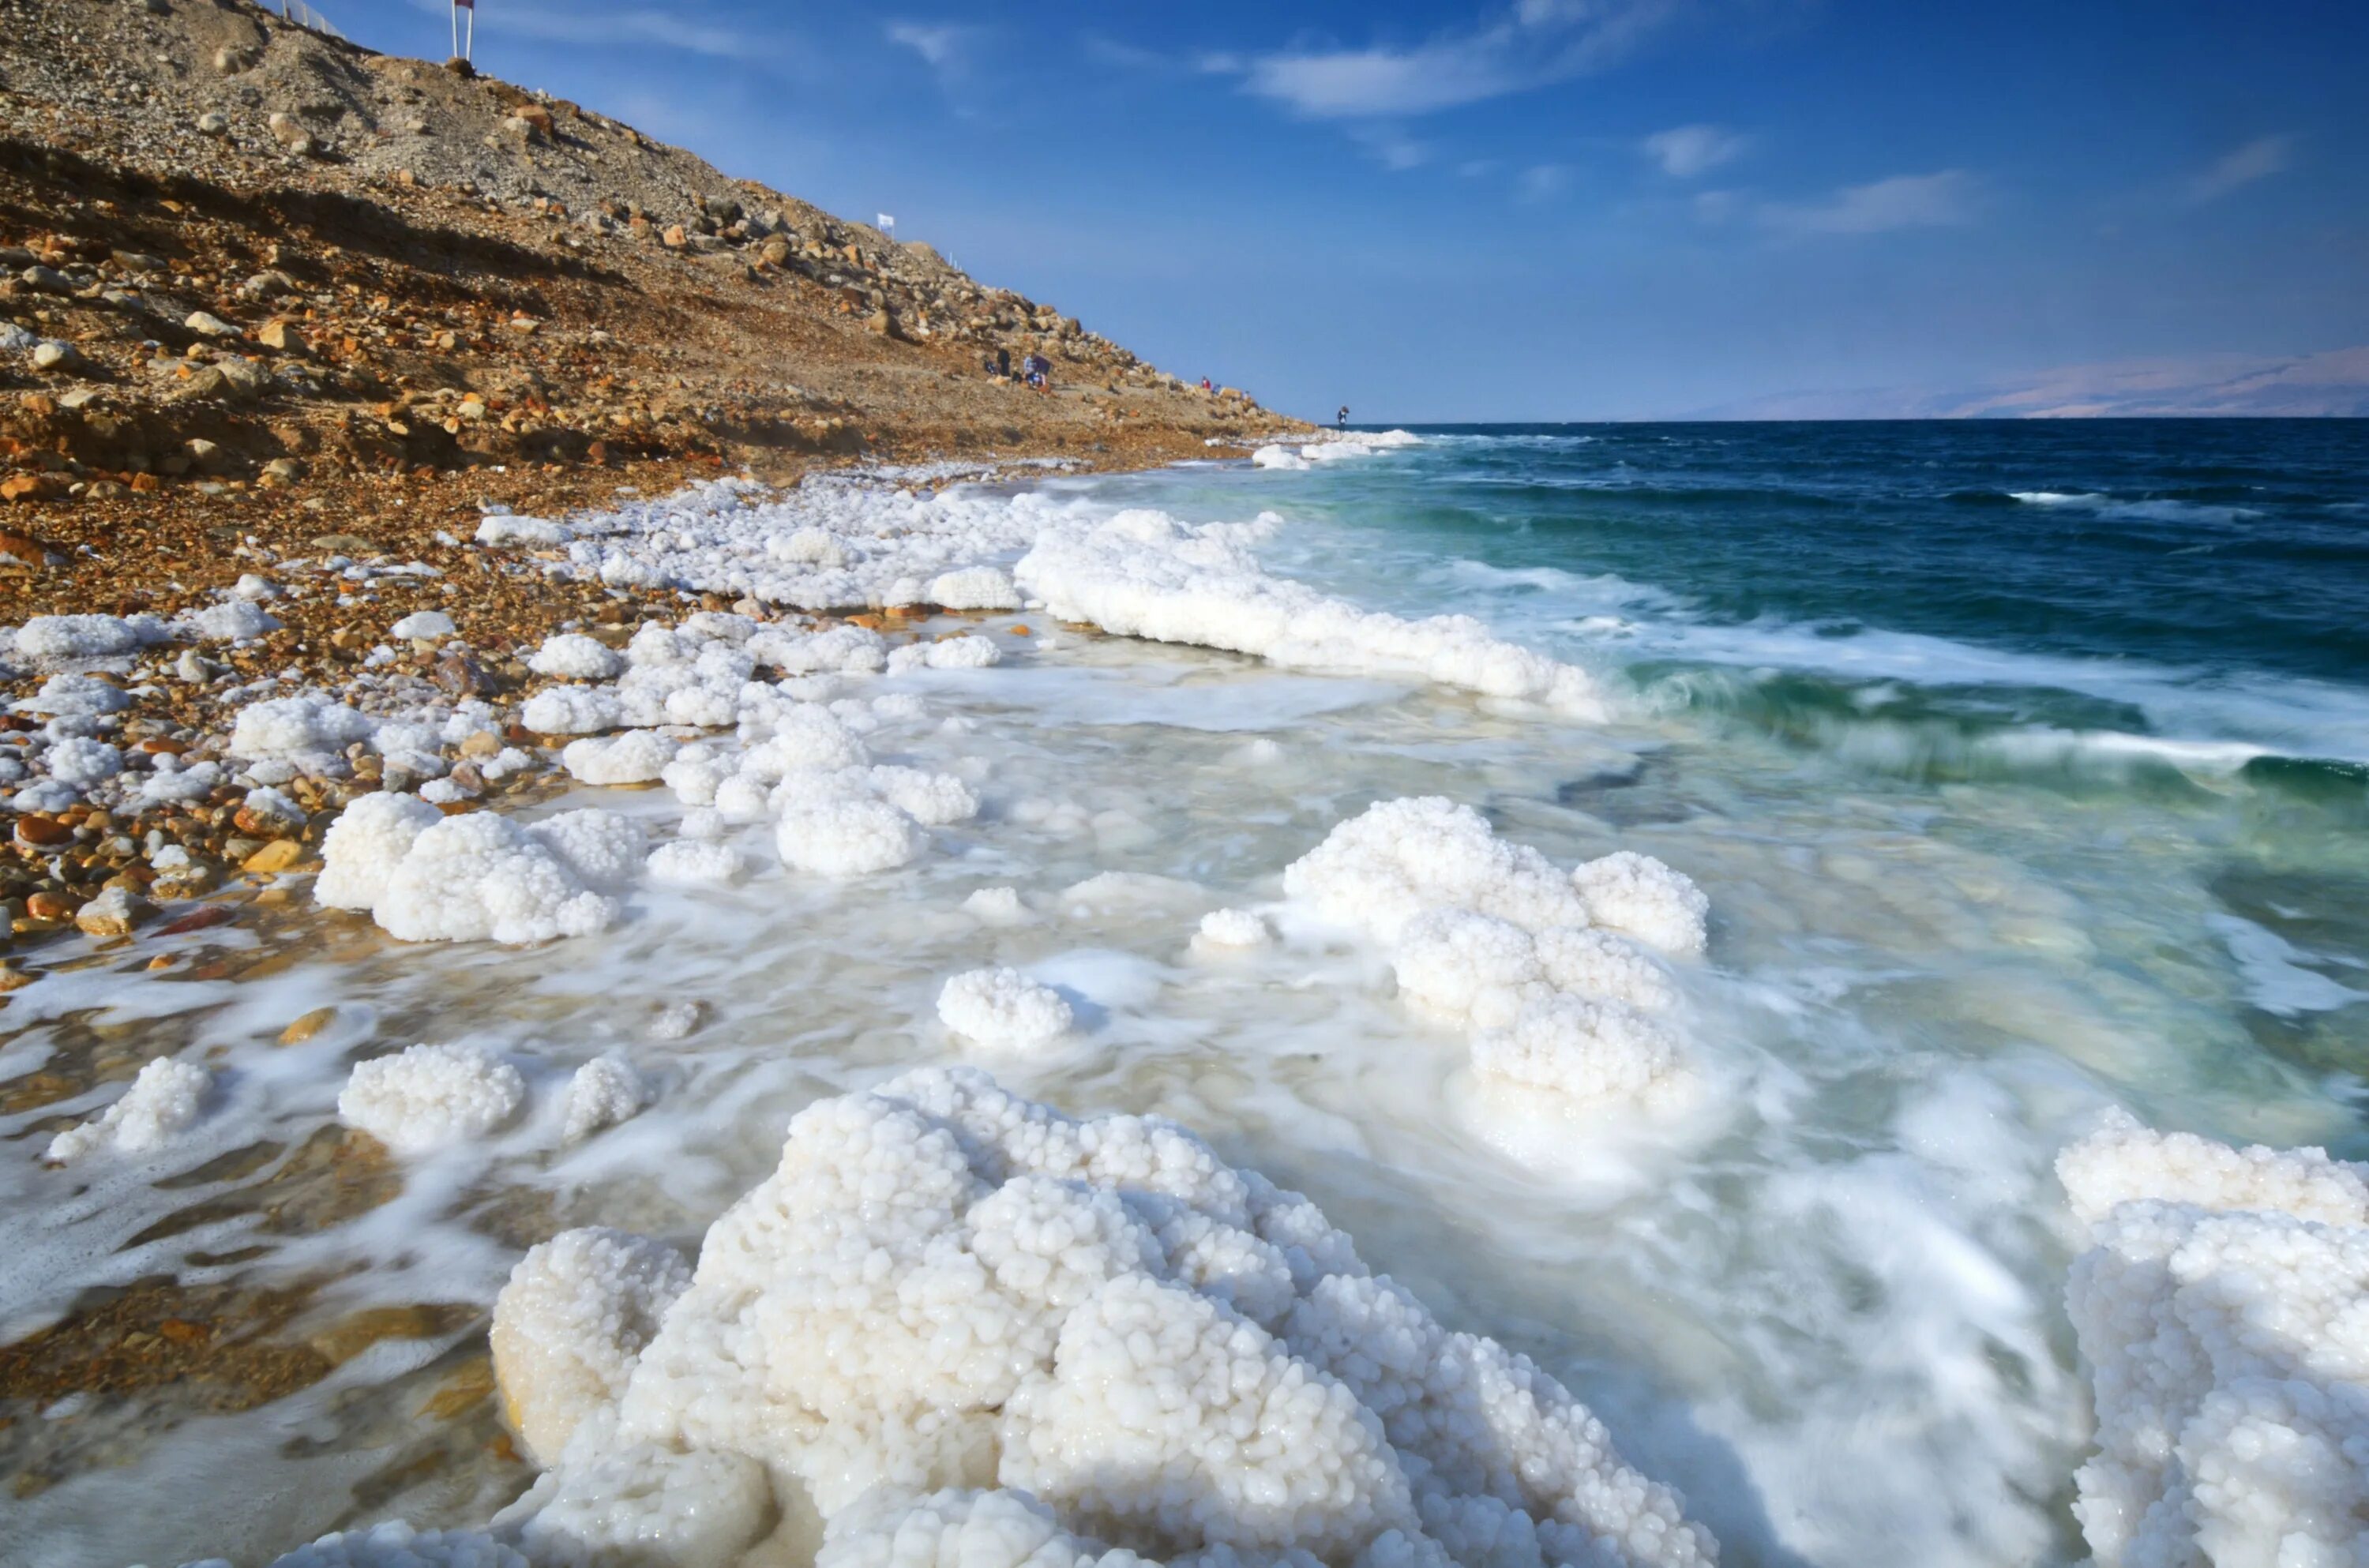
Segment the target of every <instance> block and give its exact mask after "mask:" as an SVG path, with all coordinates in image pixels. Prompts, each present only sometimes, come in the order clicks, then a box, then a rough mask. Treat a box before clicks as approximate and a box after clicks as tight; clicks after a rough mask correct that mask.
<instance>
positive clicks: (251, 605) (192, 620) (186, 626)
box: [173, 596, 280, 643]
mask: <svg viewBox="0 0 2369 1568" xmlns="http://www.w3.org/2000/svg"><path fill="white" fill-rule="evenodd" d="M173 629H174V630H175V631H177V632H179V633H181V634H182V635H186V636H189V637H193V638H195V639H196V640H197V641H199V642H201V643H236V642H245V641H246V639H247V638H249V637H260V636H263V635H267V634H269V633H272V632H276V631H278V630H279V629H280V621H279V619H278V617H276V616H273V615H270V614H267V613H266V612H264V610H263V608H262V607H261V606H260V605H258V604H257V603H256V602H255V601H253V600H252V599H249V598H246V597H244V596H242V597H238V598H234V599H227V600H224V601H223V602H222V603H220V604H209V605H207V606H206V607H205V608H204V609H202V610H192V611H190V612H188V613H187V614H185V615H182V616H180V617H178V618H177V619H176V620H175V621H174V623H173Z"/></svg>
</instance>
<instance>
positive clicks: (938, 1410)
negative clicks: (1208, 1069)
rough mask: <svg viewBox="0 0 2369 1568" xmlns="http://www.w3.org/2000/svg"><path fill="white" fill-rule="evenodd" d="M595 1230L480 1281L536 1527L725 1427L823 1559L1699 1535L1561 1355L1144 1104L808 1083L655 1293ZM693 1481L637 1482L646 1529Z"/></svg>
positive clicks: (1481, 1553) (1345, 1560)
mask: <svg viewBox="0 0 2369 1568" xmlns="http://www.w3.org/2000/svg"><path fill="white" fill-rule="evenodd" d="M582 1234H583V1233H580V1232H577V1233H571V1234H570V1236H563V1237H561V1238H559V1239H557V1240H556V1241H555V1242H550V1243H546V1244H545V1247H544V1248H540V1249H537V1253H534V1254H531V1255H530V1259H529V1261H528V1262H527V1263H526V1264H522V1265H521V1269H520V1273H519V1275H518V1276H514V1278H513V1282H512V1285H511V1287H510V1288H509V1289H507V1290H505V1291H504V1292H503V1296H502V1299H501V1300H500V1301H499V1302H498V1303H497V1305H496V1308H495V1314H494V1330H493V1343H494V1361H495V1372H496V1377H497V1379H498V1384H499V1387H500V1390H501V1393H502V1399H503V1404H504V1408H505V1409H506V1410H508V1411H509V1412H510V1413H511V1415H512V1419H513V1421H514V1423H516V1424H517V1425H520V1426H521V1430H522V1432H523V1433H524V1434H525V1435H527V1436H528V1438H529V1444H530V1447H532V1449H533V1450H534V1452H535V1453H536V1454H537V1455H539V1456H542V1457H544V1459H545V1460H546V1462H549V1461H550V1459H551V1454H552V1451H553V1448H554V1446H555V1445H557V1447H558V1457H557V1459H556V1461H555V1464H554V1465H553V1469H552V1473H550V1474H547V1475H546V1476H545V1477H544V1479H543V1480H542V1481H541V1482H538V1483H537V1485H536V1488H535V1489H534V1490H533V1491H532V1492H530V1493H529V1494H528V1496H527V1498H526V1499H522V1500H521V1505H519V1507H518V1508H516V1509H514V1510H512V1511H511V1513H509V1514H507V1515H505V1516H504V1521H503V1522H502V1523H501V1525H500V1526H499V1527H498V1533H502V1534H504V1535H505V1537H506V1538H507V1539H533V1533H534V1531H535V1529H536V1520H537V1518H538V1517H539V1515H536V1514H532V1513H531V1512H530V1511H529V1510H531V1509H532V1508H533V1507H535V1506H536V1505H537V1500H538V1499H539V1498H540V1499H552V1500H556V1499H559V1498H562V1497H567V1496H571V1495H572V1496H575V1497H577V1498H578V1499H588V1498H590V1497H593V1496H597V1495H598V1494H600V1493H601V1491H602V1490H604V1487H603V1485H602V1484H601V1483H599V1482H588V1481H586V1480H585V1479H583V1478H585V1477H588V1476H596V1477H606V1478H608V1479H607V1481H606V1483H605V1485H606V1488H607V1489H612V1490H613V1489H618V1488H622V1487H624V1485H625V1484H626V1483H627V1480H628V1478H630V1477H631V1476H632V1475H634V1474H635V1473H637V1471H639V1470H640V1469H641V1467H643V1466H644V1465H646V1464H647V1463H650V1462H652V1461H653V1460H655V1459H658V1458H659V1457H661V1456H672V1457H674V1459H676V1460H678V1461H682V1460H691V1459H699V1458H701V1457H702V1456H716V1457H724V1458H732V1459H741V1460H745V1461H748V1463H747V1464H746V1466H745V1468H744V1469H742V1470H740V1471H737V1472H734V1477H735V1478H737V1482H738V1484H741V1485H746V1486H750V1487H763V1488H766V1489H767V1490H768V1491H770V1492H771V1494H772V1495H771V1497H770V1498H769V1499H767V1501H769V1502H770V1503H771V1504H772V1505H773V1511H778V1512H779V1513H780V1514H782V1515H783V1516H793V1515H794V1514H795V1513H796V1512H797V1511H798V1505H799V1504H800V1503H801V1502H802V1501H806V1500H810V1501H811V1503H812V1505H814V1507H815V1508H816V1509H817V1510H818V1511H819V1513H820V1514H821V1515H822V1516H823V1518H824V1521H825V1524H826V1528H827V1535H826V1541H825V1545H824V1548H823V1551H822V1556H821V1557H820V1558H819V1559H818V1562H822V1563H828V1564H830V1568H871V1565H874V1564H881V1563H895V1564H899V1565H901V1564H904V1563H907V1562H911V1563H913V1564H915V1565H916V1568H920V1565H921V1564H925V1563H926V1564H930V1565H933V1568H934V1565H935V1564H938V1563H943V1562H962V1563H964V1564H966V1565H968V1568H1002V1565H1003V1564H1006V1563H1007V1562H1009V1563H1015V1564H1016V1563H1020V1562H1026V1563H1029V1564H1032V1565H1035V1568H1051V1565H1053V1564H1076V1563H1082V1562H1087V1561H1091V1560H1099V1559H1101V1558H1102V1557H1103V1556H1104V1547H1103V1546H1102V1545H1101V1544H1100V1543H1102V1542H1109V1543H1111V1545H1112V1546H1113V1547H1115V1548H1117V1549H1121V1551H1122V1553H1123V1554H1124V1553H1140V1554H1143V1555H1144V1556H1145V1557H1150V1558H1160V1559H1169V1560H1173V1559H1178V1558H1187V1557H1192V1558H1193V1559H1194V1561H1195V1562H1196V1564H1202V1565H1206V1568H1217V1565H1218V1564H1220V1563H1227V1564H1232V1563H1240V1562H1244V1561H1248V1562H1280V1561H1285V1560H1289V1561H1297V1562H1303V1563H1308V1562H1311V1558H1310V1556H1305V1555H1301V1554H1302V1553H1308V1554H1313V1560H1321V1561H1322V1562H1328V1563H1333V1564H1339V1565H1345V1568H1398V1565H1399V1564H1402V1563H1403V1564H1406V1565H1407V1568H1415V1565H1418V1564H1422V1565H1427V1568H1446V1565H1447V1564H1448V1563H1457V1564H1465V1565H1469V1568H1547V1565H1549V1564H1557V1565H1560V1564H1571V1565H1573V1568H1580V1565H1582V1564H1585V1565H1586V1568H1613V1565H1633V1568H1645V1565H1656V1568H1681V1565H1693V1564H1707V1563H1710V1562H1714V1561H1715V1557H1716V1551H1717V1548H1716V1546H1715V1545H1714V1543H1713V1542H1712V1540H1711V1537H1710V1535H1709V1534H1708V1532H1706V1531H1705V1530H1703V1529H1702V1528H1701V1527H1699V1526H1698V1525H1694V1524H1690V1523H1688V1521H1687V1520H1686V1518H1685V1517H1684V1515H1683V1513H1682V1511H1681V1508H1682V1505H1681V1502H1680V1499H1679V1498H1678V1497H1677V1494H1675V1493H1673V1492H1671V1491H1670V1490H1669V1489H1667V1488H1666V1487H1664V1486H1660V1485H1657V1484H1655V1483H1654V1482H1650V1481H1648V1480H1646V1479H1645V1478H1644V1477H1643V1476H1642V1475H1640V1474H1639V1473H1638V1472H1636V1471H1633V1470H1631V1469H1630V1468H1629V1467H1628V1466H1627V1465H1626V1464H1625V1463H1623V1462H1622V1460H1621V1459H1620V1458H1619V1454H1618V1453H1617V1452H1615V1450H1614V1448H1613V1447H1612V1444H1611V1441H1610V1436H1609V1434H1608V1432H1607V1431H1606V1429H1605V1427H1604V1426H1603V1425H1602V1423H1600V1422H1598V1421H1597V1420H1596V1418H1595V1417H1594V1416H1593V1415H1592V1414H1591V1413H1589V1412H1588V1411H1587V1410H1586V1409H1585V1407H1584V1406H1582V1405H1580V1404H1579V1403H1577V1402H1575V1401H1574V1400H1573V1398H1572V1397H1571V1395H1570V1394H1569V1393H1568V1392H1567V1391H1565V1390H1564V1389H1563V1388H1562V1386H1561V1385H1560V1384H1559V1383H1557V1382H1556V1381H1555V1379H1552V1378H1551V1377H1549V1376H1548V1375H1547V1374H1546V1373H1545V1372H1543V1371H1542V1370H1540V1369H1539V1368H1538V1367H1537V1366H1535V1365H1534V1364H1532V1363H1531V1362H1530V1361H1529V1360H1528V1358H1526V1357H1524V1356H1518V1355H1516V1354H1514V1353H1512V1352H1510V1351H1507V1350H1506V1349H1505V1347H1504V1346H1502V1345H1498V1344H1496V1343H1495V1342H1493V1341H1491V1340H1487V1339H1482V1338H1480V1337H1478V1336H1475V1335H1471V1334H1466V1333H1449V1332H1448V1331H1447V1330H1445V1329H1444V1328H1442V1327H1441V1326H1440V1324H1439V1323H1438V1322H1436V1320H1434V1319H1433V1318H1432V1316H1431V1315H1430V1313H1429V1312H1428V1311H1426V1310H1425V1309H1424V1307H1423V1306H1422V1304H1421V1303H1419V1302H1418V1301H1416V1300H1415V1299H1414V1298H1413V1296H1411V1295H1410V1294H1409V1293H1407V1292H1406V1291H1405V1290H1404V1289H1403V1288H1401V1287H1399V1286H1397V1285H1396V1284H1394V1283H1392V1282H1391V1281H1390V1279H1389V1278H1388V1277H1387V1276H1373V1275H1371V1274H1369V1273H1368V1270H1367V1268H1366V1266H1365V1265H1364V1264H1363V1263H1361V1262H1360V1261H1359V1260H1358V1257H1357V1254H1356V1248H1355V1246H1354V1245H1353V1243H1352V1242H1351V1241H1350V1239H1349V1238H1348V1237H1347V1236H1346V1235H1345V1234H1344V1233H1343V1232H1341V1231H1340V1230H1335V1229H1333V1227H1332V1226H1331V1225H1330V1224H1329V1223H1328V1222H1327V1221H1326V1220H1325V1219H1324V1217H1323V1215H1322V1213H1321V1212H1320V1211H1319V1210H1318V1209H1317V1208H1316V1207H1315V1206H1314V1205H1312V1204H1310V1202H1309V1201H1308V1200H1307V1199H1305V1198H1303V1197H1301V1196H1299V1195H1298V1194H1295V1193H1288V1192H1285V1191H1282V1190H1280V1189H1278V1188H1276V1186H1275V1185H1273V1184H1271V1183H1269V1182H1268V1181H1266V1179H1265V1178H1264V1177H1263V1176H1261V1175H1259V1174H1258V1173H1256V1172H1254V1171H1238V1170H1234V1169H1231V1168H1230V1167H1228V1166H1227V1165H1225V1164H1224V1163H1223V1162H1221V1161H1219V1159H1218V1158H1217V1156H1216V1155H1215V1154H1214V1153H1213V1152H1211V1150H1209V1149H1208V1147H1207V1145H1206V1144H1204V1143H1202V1142H1201V1141H1200V1140H1199V1139H1196V1138H1195V1137H1194V1136H1193V1135H1192V1134H1191V1133H1189V1132H1187V1131H1186V1130H1185V1129H1184V1128H1183V1127H1177V1126H1175V1125H1174V1124H1173V1123H1170V1122H1166V1121H1162V1120H1160V1119H1158V1118H1155V1117H1147V1116H1100V1117H1095V1118H1093V1119H1091V1120H1085V1121H1078V1120H1072V1119H1070V1117H1067V1116H1062V1115H1061V1114H1059V1112H1057V1111H1054V1110H1052V1109H1051V1108H1049V1107H1047V1106H1045V1105H1041V1104H1032V1103H1031V1102H1029V1101H1026V1100H1024V1099H1022V1098H1020V1097H1018V1096H1016V1095H1013V1094H1011V1093H1006V1092H1005V1091H1003V1090H1001V1089H1000V1088H999V1087H997V1086H996V1084H995V1082H993V1081H992V1080H991V1079H990V1078H988V1077H987V1076H986V1075H985V1074H983V1073H979V1072H978V1071H976V1070H966V1069H953V1070H945V1069H933V1070H921V1071H918V1072H913V1073H910V1074H908V1075H906V1076H904V1077H902V1078H899V1079H897V1080H895V1081H893V1082H889V1083H887V1084H885V1085H883V1086H882V1087H880V1088H878V1089H876V1090H874V1091H871V1092H869V1093H854V1094H848V1095H844V1096H841V1097H839V1098H836V1099H830V1100H824V1101H820V1102H818V1103H817V1104H813V1105H810V1106H808V1107H807V1109H806V1110H804V1111H802V1112H801V1113H799V1115H798V1116H796V1117H795V1119H794V1120H793V1121H792V1123H791V1125H790V1130H789V1136H788V1139H787V1141H786V1142H785V1143H784V1146H783V1150H782V1160H781V1163H780V1166H779V1167H778V1168H777V1169H776V1170H775V1172H774V1173H773V1174H772V1176H771V1177H769V1178H768V1179H767V1180H766V1181H765V1182H764V1183H762V1184H761V1185H759V1186H758V1187H757V1188H756V1189H755V1190H754V1191H752V1192H750V1193H749V1194H748V1195H747V1196H744V1197H742V1198H741V1199H740V1200H739V1202H738V1203H737V1204H735V1205H734V1206H733V1207H731V1208H730V1209H729V1210H727V1212H726V1213H725V1215H724V1216H723V1217H722V1218H721V1219H718V1220H717V1221H716V1222H715V1225H714V1227H713V1228H712V1229H711V1230H709V1231H708V1234H707V1236H706V1239H705V1241H704V1242H703V1244H702V1245H701V1247H700V1249H699V1263H698V1266H697V1268H696V1270H695V1271H694V1273H693V1274H692V1278H691V1282H690V1285H689V1287H688V1288H686V1289H682V1290H681V1295H680V1296H678V1297H674V1298H673V1299H672V1300H671V1302H670V1304H669V1301H668V1300H667V1298H668V1297H669V1296H670V1295H671V1293H672V1292H673V1291H675V1290H676V1289H678V1288H680V1287H679V1286H678V1283H677V1281H678V1278H679V1276H678V1275H677V1273H676V1272H675V1271H676V1270H677V1269H679V1268H680V1266H681V1265H680V1264H679V1263H676V1262H673V1261H671V1260H670V1257H669V1254H667V1253H665V1252H664V1250H663V1249H658V1248H656V1247H655V1246H654V1245H653V1244H650V1243H642V1244H641V1247H642V1248H645V1249H647V1250H628V1245H629V1244H628V1243H625V1242H623V1241H622V1240H621V1239H617V1238H615V1237H614V1236H613V1235H612V1234H611V1233H599V1234H598V1237H597V1239H596V1240H574V1239H571V1238H572V1237H581V1236H582ZM653 1320H655V1321H656V1322H657V1327H656V1330H655V1333H652V1332H651V1330H650V1324H651V1322H652V1321H653ZM611 1391H617V1392H613V1393H612V1392H611ZM703 1473H704V1474H706V1475H708V1476H709V1477H711V1478H712V1479H711V1480H710V1481H709V1482H707V1483H706V1484H707V1485H708V1487H709V1488H710V1489H720V1488H722V1487H724V1486H725V1485H727V1483H728V1482H727V1477H726V1476H725V1474H724V1473H723V1472H721V1471H715V1470H708V1471H704V1472H703ZM768 1476H770V1478H771V1479H770V1481H768V1480H767V1479H766V1478H767V1477H768ZM800 1489H802V1490H803V1491H804V1493H805V1494H807V1495H806V1499H803V1500H802V1499H800V1498H799V1497H798V1496H797V1495H796V1493H797V1491H798V1490H800ZM944 1489H959V1490H952V1491H949V1490H944ZM933 1494H934V1495H933ZM748 1504H749V1500H748V1498H747V1497H746V1495H745V1494H743V1495H741V1496H740V1497H739V1498H738V1506H739V1507H741V1508H742V1509H744V1510H745V1509H746V1508H747V1507H748ZM695 1512H696V1511H695V1510H680V1511H676V1512H674V1513H672V1514H663V1513H661V1512H660V1511H658V1510H656V1509H652V1510H650V1511H649V1512H648V1513H647V1514H646V1515H645V1516H643V1518H642V1528H646V1529H647V1530H648V1531H649V1533H648V1534H647V1535H646V1536H645V1537H643V1539H644V1541H645V1543H646V1550H648V1551H651V1552H652V1553H653V1556H654V1560H656V1561H681V1559H680V1558H678V1557H677V1556H676V1555H675V1553H674V1551H673V1550H672V1542H673V1539H676V1538H675V1537H674V1536H673V1535H672V1533H671V1532H675V1531H682V1532H686V1533H687V1532H689V1531H691V1530H693V1529H695V1528H698V1524H699V1520H698V1519H697V1518H696V1517H692V1516H689V1515H692V1514H695ZM744 1516H745V1514H744ZM949 1552H957V1553H958V1555H956V1556H949V1555H947V1553H949ZM1194 1554H1207V1555H1206V1556H1200V1557H1196V1556H1195V1555H1194ZM1117 1561H1118V1562H1132V1561H1133V1559H1132V1558H1131V1557H1127V1556H1125V1555H1122V1556H1121V1557H1120V1558H1119V1559H1118V1560H1117ZM1111 1568H1117V1564H1116V1562H1115V1563H1114V1564H1112V1565H1111Z"/></svg>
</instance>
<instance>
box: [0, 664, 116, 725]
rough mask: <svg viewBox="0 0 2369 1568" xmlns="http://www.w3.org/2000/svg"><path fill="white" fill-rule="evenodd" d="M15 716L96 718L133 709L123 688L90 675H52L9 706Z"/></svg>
mask: <svg viewBox="0 0 2369 1568" xmlns="http://www.w3.org/2000/svg"><path fill="white" fill-rule="evenodd" d="M8 705H9V706H10V707H11V708H13V709H15V710H16V711H17V712H18V713H24V714H48V715H52V716H53V717H57V718H97V717H102V716H104V715H108V714H120V713H121V712H122V711H123V710H124V709H126V708H128V707H130V706H131V705H132V699H131V698H130V697H128V696H126V695H125V694H124V692H123V688H121V687H120V686H115V685H111V684H109V682H107V681H101V680H98V679H97V677H95V676H89V675H71V674H69V675H52V676H51V677H50V678H49V679H48V680H47V681H42V682H41V689H40V691H38V692H34V693H33V694H32V695H31V696H29V697H26V698H23V699H21V700H19V701H17V702H14V703H11V704H8Z"/></svg>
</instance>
